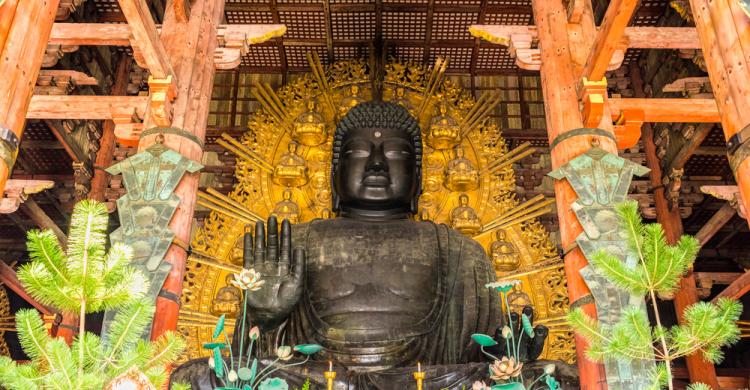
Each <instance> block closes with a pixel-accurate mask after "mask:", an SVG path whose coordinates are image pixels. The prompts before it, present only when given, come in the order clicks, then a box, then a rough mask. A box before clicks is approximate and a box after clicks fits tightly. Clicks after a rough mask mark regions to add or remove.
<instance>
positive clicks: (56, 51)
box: [42, 45, 78, 68]
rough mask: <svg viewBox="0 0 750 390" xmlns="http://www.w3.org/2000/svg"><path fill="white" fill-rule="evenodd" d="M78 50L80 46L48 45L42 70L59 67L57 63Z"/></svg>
mask: <svg viewBox="0 0 750 390" xmlns="http://www.w3.org/2000/svg"><path fill="white" fill-rule="evenodd" d="M77 50H78V45H47V49H46V50H45V51H44V57H42V68H50V67H53V66H55V65H57V61H58V60H59V59H60V58H63V56H64V55H65V54H66V53H72V52H74V51H77Z"/></svg>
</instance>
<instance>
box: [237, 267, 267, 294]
mask: <svg viewBox="0 0 750 390" xmlns="http://www.w3.org/2000/svg"><path fill="white" fill-rule="evenodd" d="M231 283H232V285H233V286H235V287H237V288H239V289H241V290H250V291H258V290H260V287H261V286H263V284H265V283H266V281H265V280H261V279H260V272H256V271H255V270H254V269H252V268H250V269H243V270H242V271H240V273H239V274H234V280H232V282H231Z"/></svg>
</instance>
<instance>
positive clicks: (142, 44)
mask: <svg viewBox="0 0 750 390" xmlns="http://www.w3.org/2000/svg"><path fill="white" fill-rule="evenodd" d="M119 3H120V8H121V9H122V13H123V14H124V15H125V19H127V20H128V26H130V29H131V31H132V33H133V37H134V39H135V43H136V46H137V49H140V52H141V54H142V55H143V59H144V60H145V63H146V65H147V66H148V70H149V71H150V72H151V76H153V77H154V78H156V79H166V78H167V77H169V76H172V77H174V71H173V70H172V65H171V64H170V62H169V57H168V56H167V51H166V50H165V49H164V45H162V42H161V39H159V32H158V31H156V23H154V19H153V18H152V17H151V11H150V10H149V8H148V4H146V0H119Z"/></svg>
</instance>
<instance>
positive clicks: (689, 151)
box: [665, 123, 726, 172]
mask: <svg viewBox="0 0 750 390" xmlns="http://www.w3.org/2000/svg"><path fill="white" fill-rule="evenodd" d="M714 127H715V124H713V123H701V124H698V125H697V126H696V127H695V131H694V132H693V134H692V136H691V137H690V138H688V139H686V140H685V143H683V144H682V146H681V147H680V149H679V150H678V151H677V153H675V155H674V157H672V160H671V161H670V162H669V165H668V166H667V167H666V168H667V169H666V170H665V171H666V172H672V171H673V170H675V169H682V168H683V167H684V166H685V164H687V162H688V160H690V157H691V156H692V155H693V154H694V153H695V152H696V151H697V150H698V148H699V147H700V146H701V143H703V140H705V139H706V136H708V133H710V132H711V129H713V128H714ZM722 153H724V154H726V148H723V150H722Z"/></svg>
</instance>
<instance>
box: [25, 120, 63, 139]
mask: <svg viewBox="0 0 750 390" xmlns="http://www.w3.org/2000/svg"><path fill="white" fill-rule="evenodd" d="M23 139H24V140H29V141H56V140H57V139H56V138H55V136H54V134H52V132H51V131H50V130H49V127H47V124H46V123H44V122H43V121H40V120H36V119H31V120H28V121H26V127H25V129H24V131H23Z"/></svg>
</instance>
